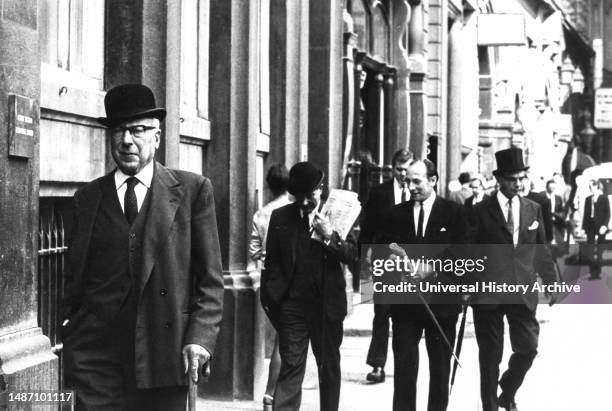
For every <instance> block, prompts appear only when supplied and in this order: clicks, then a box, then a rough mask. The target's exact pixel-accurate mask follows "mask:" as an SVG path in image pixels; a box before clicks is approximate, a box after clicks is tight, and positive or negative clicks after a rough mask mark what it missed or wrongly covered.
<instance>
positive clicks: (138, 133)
mask: <svg viewBox="0 0 612 411" xmlns="http://www.w3.org/2000/svg"><path fill="white" fill-rule="evenodd" d="M156 128H157V127H152V126H143V125H137V126H130V127H113V128H112V129H111V133H112V135H113V137H119V136H122V135H123V134H124V133H125V132H126V131H129V132H130V134H131V135H132V136H133V137H136V138H142V137H144V135H145V133H146V132H147V131H149V130H154V129H156Z"/></svg>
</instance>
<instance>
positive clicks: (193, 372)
mask: <svg viewBox="0 0 612 411" xmlns="http://www.w3.org/2000/svg"><path fill="white" fill-rule="evenodd" d="M202 368H203V370H204V371H203V373H202V374H203V379H204V381H208V377H209V376H210V362H209V361H207V362H206V363H205V364H204V365H203V366H202ZM188 378H189V399H188V410H189V411H196V401H197V398H198V359H197V358H192V359H191V363H190V364H189V377H188Z"/></svg>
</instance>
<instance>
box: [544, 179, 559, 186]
mask: <svg viewBox="0 0 612 411" xmlns="http://www.w3.org/2000/svg"><path fill="white" fill-rule="evenodd" d="M549 184H557V182H556V181H555V180H553V179H552V178H551V179H550V180H548V181H547V182H546V187H548V185H549Z"/></svg>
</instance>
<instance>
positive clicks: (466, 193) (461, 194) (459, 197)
mask: <svg viewBox="0 0 612 411" xmlns="http://www.w3.org/2000/svg"><path fill="white" fill-rule="evenodd" d="M458 180H459V184H461V188H460V189H459V190H457V191H452V192H451V193H450V194H449V195H448V199H449V200H451V201H454V202H455V203H457V204H461V205H464V204H465V200H467V199H468V198H470V197H471V196H472V194H473V193H472V190H471V189H470V182H471V181H472V177H471V176H470V173H468V172H466V171H464V172H463V173H461V174H459V178H458Z"/></svg>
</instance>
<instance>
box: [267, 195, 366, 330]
mask: <svg viewBox="0 0 612 411" xmlns="http://www.w3.org/2000/svg"><path fill="white" fill-rule="evenodd" d="M299 225H300V209H299V207H298V205H297V204H295V203H292V204H289V205H286V206H284V207H281V208H278V209H276V210H274V211H273V212H272V216H271V217H270V224H269V226H268V238H267V241H266V260H265V269H264V271H262V274H261V302H262V305H263V307H264V309H265V311H266V313H267V314H268V316H269V317H270V319H271V320H272V322H273V323H275V320H276V316H277V314H278V309H279V308H280V305H281V304H282V303H283V301H285V299H286V298H287V296H288V291H289V287H290V286H291V283H292V281H293V277H294V273H295V268H296V267H295V262H296V257H297V247H298V234H299V231H298V230H299V229H300V226H299ZM312 241H314V240H312ZM321 247H325V250H324V254H323V258H322V261H319V262H315V263H316V264H319V265H320V267H321V274H322V275H321V278H322V279H323V285H322V288H323V301H322V303H323V306H324V308H325V312H326V313H327V315H328V317H329V319H331V320H342V319H344V317H345V316H346V308H347V307H346V281H345V279H344V272H343V269H342V266H341V263H344V264H352V263H354V262H355V259H356V258H357V247H356V244H355V240H354V238H353V237H352V236H351V235H350V234H349V236H348V238H347V239H346V240H343V239H342V238H340V237H339V236H338V234H337V233H335V232H334V233H333V235H332V237H331V241H330V243H329V245H321Z"/></svg>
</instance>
